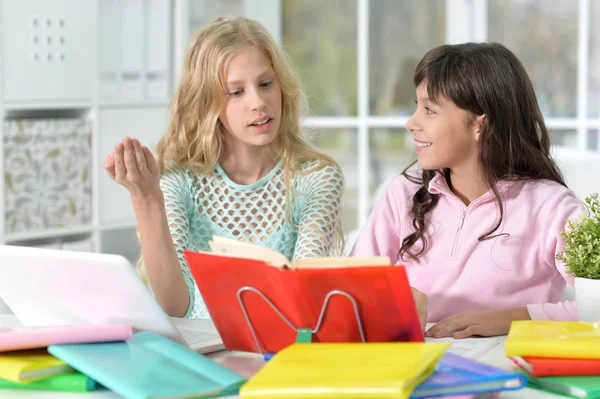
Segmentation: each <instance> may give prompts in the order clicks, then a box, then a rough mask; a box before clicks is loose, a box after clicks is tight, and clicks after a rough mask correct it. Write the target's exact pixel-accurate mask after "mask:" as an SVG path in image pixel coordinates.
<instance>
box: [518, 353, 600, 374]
mask: <svg viewBox="0 0 600 399" xmlns="http://www.w3.org/2000/svg"><path fill="white" fill-rule="evenodd" d="M509 359H510V360H512V361H513V363H515V364H516V365H517V366H519V367H520V368H521V369H522V370H523V371H525V372H526V373H527V374H528V375H529V376H530V377H575V376H589V375H600V359H567V358H551V357H528V356H527V357H520V356H511V357H509Z"/></svg>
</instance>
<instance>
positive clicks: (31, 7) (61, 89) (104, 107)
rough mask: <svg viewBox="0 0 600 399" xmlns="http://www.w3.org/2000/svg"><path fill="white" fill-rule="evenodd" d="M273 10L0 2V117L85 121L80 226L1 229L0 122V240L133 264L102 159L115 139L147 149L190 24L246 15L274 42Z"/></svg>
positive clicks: (234, 1) (122, 210) (116, 1)
mask: <svg viewBox="0 0 600 399" xmlns="http://www.w3.org/2000/svg"><path fill="white" fill-rule="evenodd" d="M280 14H281V0H223V1H221V0H219V3H217V2H214V1H212V0H19V1H14V0H0V119H2V122H4V121H5V120H9V119H15V118H16V119H27V118H61V117H69V118H72V117H81V118H87V119H89V120H90V121H91V139H90V146H91V150H90V154H91V157H90V158H91V159H90V175H91V201H92V206H91V217H90V221H89V223H85V224H77V225H69V226H66V227H47V228H41V229H40V228H38V229H29V230H26V231H11V230H10V229H9V228H8V226H7V225H6V223H5V220H6V214H7V209H6V195H5V190H6V188H7V187H6V184H5V177H6V176H5V175H6V173H5V172H9V171H8V170H7V168H6V165H5V159H4V154H5V150H6V148H5V145H4V142H5V140H4V139H5V138H6V132H4V131H3V123H0V144H1V145H2V149H1V150H0V176H3V177H4V178H3V179H2V180H0V181H2V183H1V184H0V244H14V245H35V246H50V247H63V248H69V249H73V248H74V249H78V250H89V251H96V252H105V253H118V254H122V255H125V256H126V257H128V258H129V259H130V260H132V261H135V260H136V259H137V257H138V255H139V243H138V240H137V237H136V221H135V217H134V214H133V209H132V208H131V202H130V199H129V195H128V193H127V191H126V190H125V189H124V188H123V187H121V186H119V185H117V184H116V183H115V182H113V181H112V180H110V179H109V178H108V177H107V176H106V173H105V171H104V169H103V162H104V159H105V157H106V156H107V155H108V154H109V153H110V152H111V151H112V149H113V148H114V145H115V144H116V143H117V142H118V141H120V140H121V139H122V138H123V137H125V136H130V137H136V138H138V139H140V141H141V142H142V143H143V144H144V145H146V146H148V147H149V148H154V147H155V146H156V144H157V142H158V140H159V138H160V137H161V136H162V135H163V134H164V131H165V129H166V126H167V119H168V106H169V101H170V97H171V93H172V90H173V88H174V82H175V81H176V80H177V76H178V74H179V71H180V69H181V63H182V60H183V57H184V53H185V51H186V49H187V45H188V43H189V39H190V37H191V35H192V34H193V31H194V30H195V29H197V28H199V27H200V26H201V25H202V24H204V23H206V22H209V21H210V20H212V19H213V18H215V17H217V16H231V15H246V16H248V17H250V18H253V19H257V20H259V21H261V22H262V23H263V24H264V25H265V26H266V27H267V29H269V31H270V32H271V33H272V34H273V36H274V37H275V39H276V40H277V41H280V38H281V25H280ZM48 20H50V26H47V22H48ZM34 22H35V23H34ZM8 37H10V40H9V39H8ZM48 37H50V39H48ZM48 40H49V42H48ZM136 51H137V52H136ZM36 52H37V56H36ZM48 53H52V54H53V56H52V57H51V60H50V61H49V60H48V58H47V56H48ZM53 61H54V63H53ZM17 83H18V85H17Z"/></svg>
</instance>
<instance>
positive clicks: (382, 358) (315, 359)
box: [240, 342, 524, 399]
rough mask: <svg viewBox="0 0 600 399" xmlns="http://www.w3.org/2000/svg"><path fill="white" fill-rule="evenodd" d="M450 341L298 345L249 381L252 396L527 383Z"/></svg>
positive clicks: (376, 394) (407, 393)
mask: <svg viewBox="0 0 600 399" xmlns="http://www.w3.org/2000/svg"><path fill="white" fill-rule="evenodd" d="M449 346H450V345H449V344H441V343H418V342H388V343H366V344H361V343H296V344H293V345H291V346H289V347H287V348H285V349H283V350H282V351H280V352H278V353H277V354H275V355H274V356H273V357H272V358H271V360H269V361H268V362H267V363H266V365H265V366H264V367H263V368H262V369H261V370H259V371H258V373H257V374H255V375H254V376H253V377H252V378H250V380H249V381H248V382H247V383H245V384H244V385H243V386H242V388H241V390H240V396H241V397H242V398H244V399H254V398H264V399H270V398H273V399H275V398H277V399H292V398H300V397H301V398H307V399H310V398H321V399H322V398H331V399H345V398H348V399H349V398H357V397H365V398H366V397H368V398H380V399H387V398H390V399H391V398H405V399H408V398H411V399H413V398H414V399H423V398H434V397H445V398H448V399H449V398H461V399H466V398H477V399H484V398H485V399H487V398H492V397H495V396H496V395H497V394H498V393H499V392H501V391H504V390H516V389H520V388H522V387H523V386H524V377H523V375H521V374H520V373H515V372H509V371H505V370H501V369H498V368H495V367H492V366H488V365H485V364H482V363H480V362H477V361H475V360H471V359H467V358H464V357H461V356H458V355H454V354H452V353H448V352H446V350H447V348H448V347H449Z"/></svg>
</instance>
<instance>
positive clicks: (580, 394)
mask: <svg viewBox="0 0 600 399" xmlns="http://www.w3.org/2000/svg"><path fill="white" fill-rule="evenodd" d="M527 385H529V386H530V387H532V388H537V389H543V390H544V391H550V392H556V393H560V394H563V395H568V396H572V397H574V398H586V399H592V398H600V376H590V377H538V378H528V379H527Z"/></svg>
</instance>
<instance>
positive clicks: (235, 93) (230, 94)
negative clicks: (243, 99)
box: [229, 90, 242, 97]
mask: <svg viewBox="0 0 600 399" xmlns="http://www.w3.org/2000/svg"><path fill="white" fill-rule="evenodd" d="M241 94H242V91H241V90H235V91H230V92H229V97H239V96H240V95H241Z"/></svg>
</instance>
